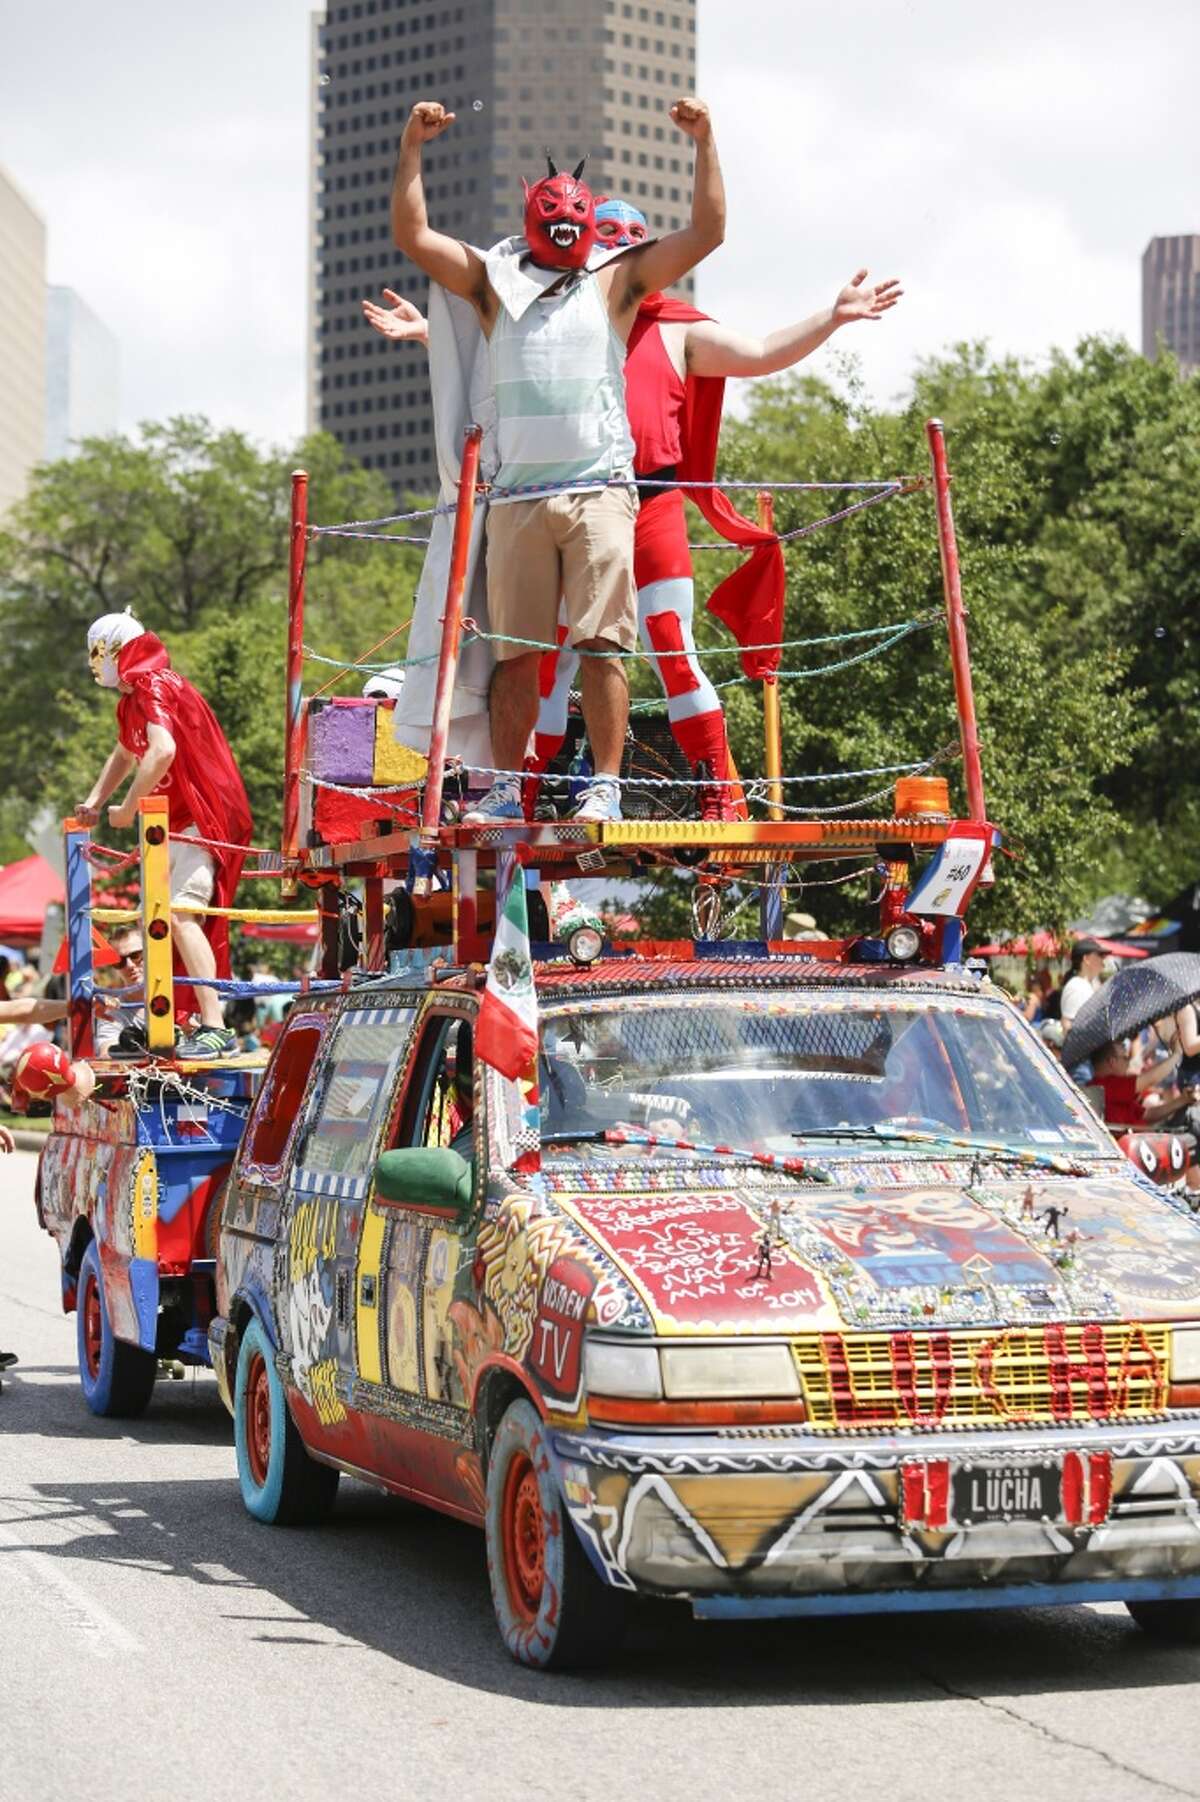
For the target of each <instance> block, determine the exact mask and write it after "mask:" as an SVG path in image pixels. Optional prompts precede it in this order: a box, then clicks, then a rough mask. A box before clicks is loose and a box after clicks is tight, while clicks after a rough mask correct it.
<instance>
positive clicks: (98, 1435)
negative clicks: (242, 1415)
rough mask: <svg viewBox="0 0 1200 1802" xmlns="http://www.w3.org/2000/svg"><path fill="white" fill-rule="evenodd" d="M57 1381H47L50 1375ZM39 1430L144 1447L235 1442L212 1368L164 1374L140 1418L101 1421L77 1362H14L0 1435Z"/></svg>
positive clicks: (0, 1399) (1, 1398)
mask: <svg viewBox="0 0 1200 1802" xmlns="http://www.w3.org/2000/svg"><path fill="white" fill-rule="evenodd" d="M48 1378H49V1379H53V1380H51V1381H47V1379H48ZM6 1433H40V1434H41V1435H43V1436H44V1437H47V1438H53V1439H91V1440H104V1439H132V1440H135V1441H136V1442H137V1443H139V1444H146V1445H151V1444H154V1445H172V1444H174V1445H180V1444H186V1445H229V1446H232V1445H233V1421H232V1420H231V1419H230V1417H229V1415H228V1414H227V1413H226V1411H225V1409H224V1407H223V1406H222V1403H221V1398H220V1396H219V1395H218V1393H217V1380H216V1378H215V1377H214V1376H213V1374H212V1372H211V1371H210V1370H205V1369H201V1368H200V1367H199V1366H197V1367H195V1368H194V1369H189V1370H188V1371H187V1373H186V1375H185V1376H184V1377H183V1378H182V1379H181V1380H177V1379H174V1378H171V1377H160V1378H159V1380H158V1382H157V1383H156V1384H155V1385H154V1396H153V1399H152V1401H151V1403H150V1406H149V1407H148V1408H147V1410H146V1412H145V1414H143V1415H141V1416H140V1417H139V1418H138V1419H137V1420H102V1419H100V1418H99V1417H98V1416H97V1415H95V1414H92V1413H90V1412H89V1410H88V1407H87V1404H86V1403H85V1401H84V1399H83V1394H82V1392H81V1390H80V1387H79V1373H78V1371H77V1370H76V1368H75V1366H74V1364H24V1363H22V1364H14V1365H13V1366H12V1368H11V1369H10V1370H8V1371H7V1372H6V1373H5V1377H4V1393H3V1394H2V1395H0V1439H2V1438H3V1436H4V1435H5V1434H6Z"/></svg>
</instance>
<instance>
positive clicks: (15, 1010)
mask: <svg viewBox="0 0 1200 1802" xmlns="http://www.w3.org/2000/svg"><path fill="white" fill-rule="evenodd" d="M68 1011H69V1010H68V1005H67V1003H66V1002H65V1001H47V1000H46V999H45V998H44V997H43V996H40V995H22V996H21V997H20V998H19V1000H16V1001H0V1021H2V1022H3V1024H4V1025H5V1026H52V1025H53V1024H54V1022H55V1021H56V1020H65V1019H66V1017H67V1013H68Z"/></svg>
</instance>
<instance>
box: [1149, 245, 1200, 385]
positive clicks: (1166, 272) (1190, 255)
mask: <svg viewBox="0 0 1200 1802" xmlns="http://www.w3.org/2000/svg"><path fill="white" fill-rule="evenodd" d="M1160 338H1161V339H1162V341H1163V343H1164V344H1165V345H1166V346H1167V348H1168V350H1172V351H1174V353H1175V355H1176V356H1177V357H1178V358H1179V361H1180V363H1181V364H1182V366H1183V368H1184V369H1185V370H1187V371H1190V370H1193V369H1197V368H1200V233H1197V232H1191V233H1188V234H1185V235H1183V236H1182V237H1178V238H1151V240H1150V242H1149V244H1147V246H1146V248H1145V250H1144V252H1143V253H1142V354H1143V356H1147V357H1156V356H1157V355H1158V343H1159V339H1160Z"/></svg>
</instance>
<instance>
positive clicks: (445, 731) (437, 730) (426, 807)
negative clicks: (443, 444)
mask: <svg viewBox="0 0 1200 1802" xmlns="http://www.w3.org/2000/svg"><path fill="white" fill-rule="evenodd" d="M482 439H483V427H482V426H478V425H469V426H468V427H467V432H466V438H465V440H464V443H463V457H462V470H461V473H460V474H459V478H458V510H457V512H456V513H455V515H454V542H453V544H452V546H451V550H450V578H449V580H448V582H447V583H446V611H445V613H444V614H443V616H442V647H441V654H440V656H439V657H438V669H437V686H436V688H435V690H434V701H433V723H432V725H431V726H430V729H429V774H428V776H427V777H426V778H425V794H424V797H423V799H422V802H421V835H422V837H423V838H424V839H425V840H426V842H428V839H429V835H430V834H431V833H434V832H436V831H437V829H438V827H439V826H440V824H441V819H442V784H443V782H444V780H445V774H446V745H447V743H448V742H449V738H450V706H451V702H452V701H453V699H454V679H455V677H456V675H457V674H458V644H459V639H460V638H461V637H462V619H463V594H464V593H465V591H466V586H467V558H468V556H469V554H470V549H471V521H472V519H473V518H474V514H475V483H476V481H477V479H478V476H479V446H480V443H481V441H482Z"/></svg>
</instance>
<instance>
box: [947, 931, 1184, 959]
mask: <svg viewBox="0 0 1200 1802" xmlns="http://www.w3.org/2000/svg"><path fill="white" fill-rule="evenodd" d="M1084 937H1088V938H1090V937H1091V934H1090V933H1087V934H1085V933H1082V932H1072V933H1071V934H1070V935H1069V936H1068V938H1067V940H1066V941H1065V943H1062V944H1060V943H1059V941H1058V940H1057V939H1056V938H1055V936H1054V934H1053V933H1052V932H1035V933H1034V935H1033V938H1032V939H1023V938H1021V939H1012V940H1011V941H1010V942H1009V943H1008V944H1004V945H980V946H978V947H977V948H976V949H975V950H973V951H972V952H971V956H972V957H1027V956H1030V955H1032V956H1034V957H1066V955H1067V953H1068V952H1069V951H1070V949H1071V944H1072V942H1073V941H1074V940H1075V939H1081V938H1084ZM1092 943H1093V944H1095V945H1099V947H1100V949H1101V951H1103V952H1104V953H1105V955H1106V956H1108V957H1149V955H1150V953H1149V951H1147V950H1146V949H1145V948H1144V947H1142V946H1138V945H1127V944H1126V943H1125V942H1124V940H1123V939H1092Z"/></svg>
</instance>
